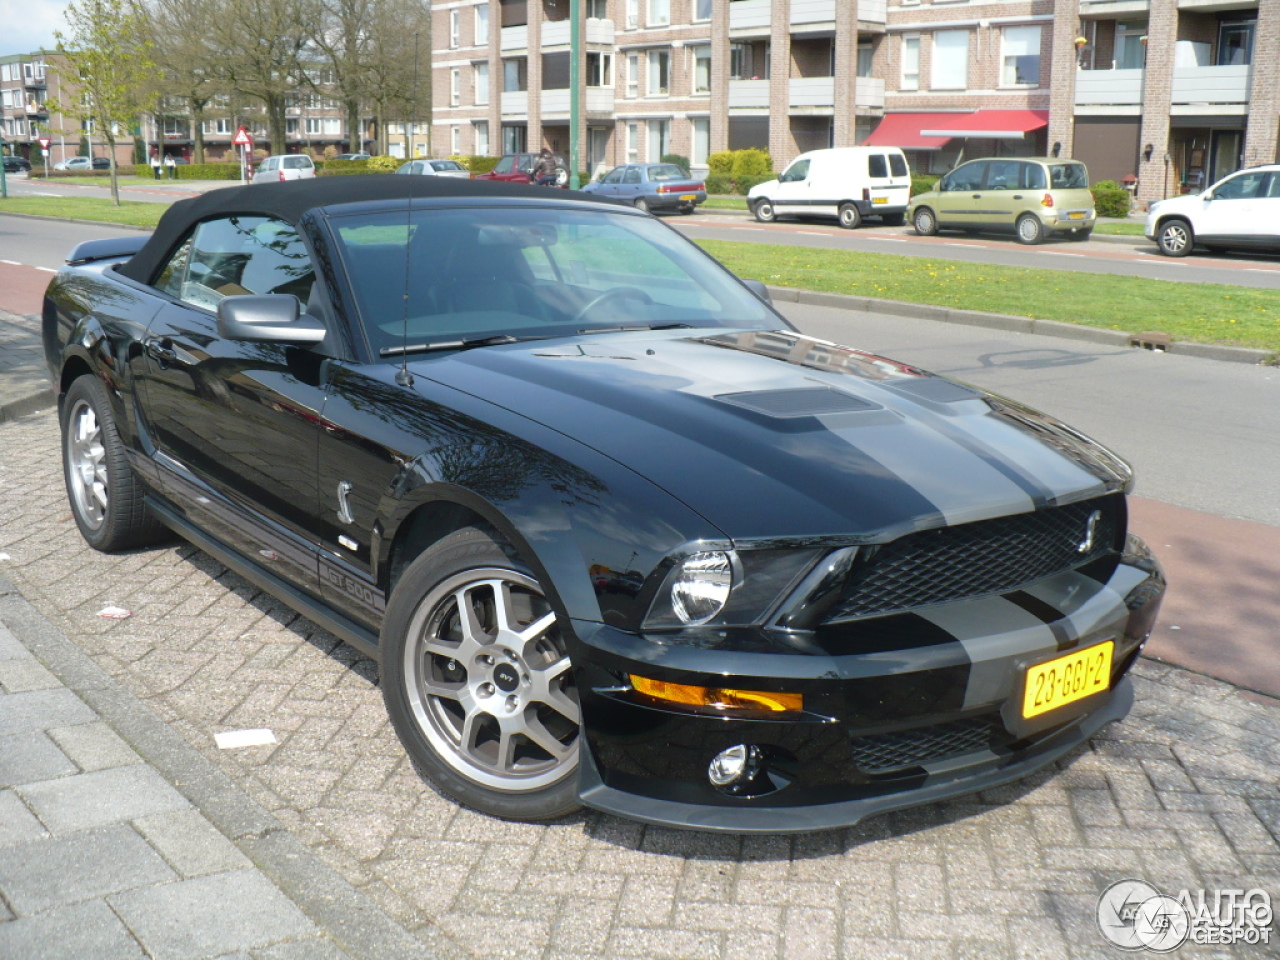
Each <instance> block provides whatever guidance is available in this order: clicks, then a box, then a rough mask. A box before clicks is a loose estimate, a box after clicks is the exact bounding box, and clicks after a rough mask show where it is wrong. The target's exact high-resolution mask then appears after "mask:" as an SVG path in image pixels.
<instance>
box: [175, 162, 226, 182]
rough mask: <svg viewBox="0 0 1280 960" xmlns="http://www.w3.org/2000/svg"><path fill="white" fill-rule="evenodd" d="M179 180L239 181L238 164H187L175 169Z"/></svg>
mask: <svg viewBox="0 0 1280 960" xmlns="http://www.w3.org/2000/svg"><path fill="white" fill-rule="evenodd" d="M177 172H178V179H179V180H239V179H240V164H238V163H187V164H183V165H181V166H179V167H177Z"/></svg>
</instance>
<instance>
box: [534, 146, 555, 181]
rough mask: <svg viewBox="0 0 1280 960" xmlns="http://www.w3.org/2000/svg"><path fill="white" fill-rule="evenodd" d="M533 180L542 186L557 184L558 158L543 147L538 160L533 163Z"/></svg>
mask: <svg viewBox="0 0 1280 960" xmlns="http://www.w3.org/2000/svg"><path fill="white" fill-rule="evenodd" d="M533 182H534V183H536V184H537V185H538V186H540V187H545V186H552V187H554V186H555V185H556V158H555V157H553V156H552V155H551V151H550V150H549V149H548V148H546V147H543V148H542V153H541V154H540V155H539V157H538V162H537V163H535V164H534V165H533Z"/></svg>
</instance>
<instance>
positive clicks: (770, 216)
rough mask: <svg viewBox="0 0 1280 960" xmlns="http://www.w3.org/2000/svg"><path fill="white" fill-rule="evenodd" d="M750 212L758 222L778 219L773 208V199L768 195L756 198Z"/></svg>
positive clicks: (771, 221) (770, 221)
mask: <svg viewBox="0 0 1280 960" xmlns="http://www.w3.org/2000/svg"><path fill="white" fill-rule="evenodd" d="M751 212H752V214H753V215H754V216H755V218H756V220H758V221H759V222H760V223H773V221H775V220H777V219H778V212H777V211H776V210H775V209H774V208H773V201H772V200H770V199H769V198H768V197H765V198H763V199H760V200H757V201H756V202H755V206H753V207H752V208H751Z"/></svg>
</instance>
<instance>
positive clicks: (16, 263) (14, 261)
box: [0, 260, 22, 267]
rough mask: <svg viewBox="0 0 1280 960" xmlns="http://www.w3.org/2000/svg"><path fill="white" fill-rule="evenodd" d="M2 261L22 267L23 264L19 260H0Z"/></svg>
mask: <svg viewBox="0 0 1280 960" xmlns="http://www.w3.org/2000/svg"><path fill="white" fill-rule="evenodd" d="M0 263H8V264H12V265H13V266H15V267H20V266H22V264H21V263H19V262H18V261H17V260H0Z"/></svg>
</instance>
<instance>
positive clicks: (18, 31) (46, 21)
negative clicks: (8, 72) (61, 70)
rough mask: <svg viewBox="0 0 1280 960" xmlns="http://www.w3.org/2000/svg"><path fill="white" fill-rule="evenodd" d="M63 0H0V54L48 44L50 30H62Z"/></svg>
mask: <svg viewBox="0 0 1280 960" xmlns="http://www.w3.org/2000/svg"><path fill="white" fill-rule="evenodd" d="M66 8H67V0H0V57H3V56H8V55H9V54H14V53H30V52H31V51H33V50H39V49H40V48H41V47H52V46H53V44H54V39H53V31H55V30H62V31H64V32H65V31H66V29H67V22H66V20H64V19H63V17H62V12H63V11H64V10H65V9H66Z"/></svg>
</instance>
